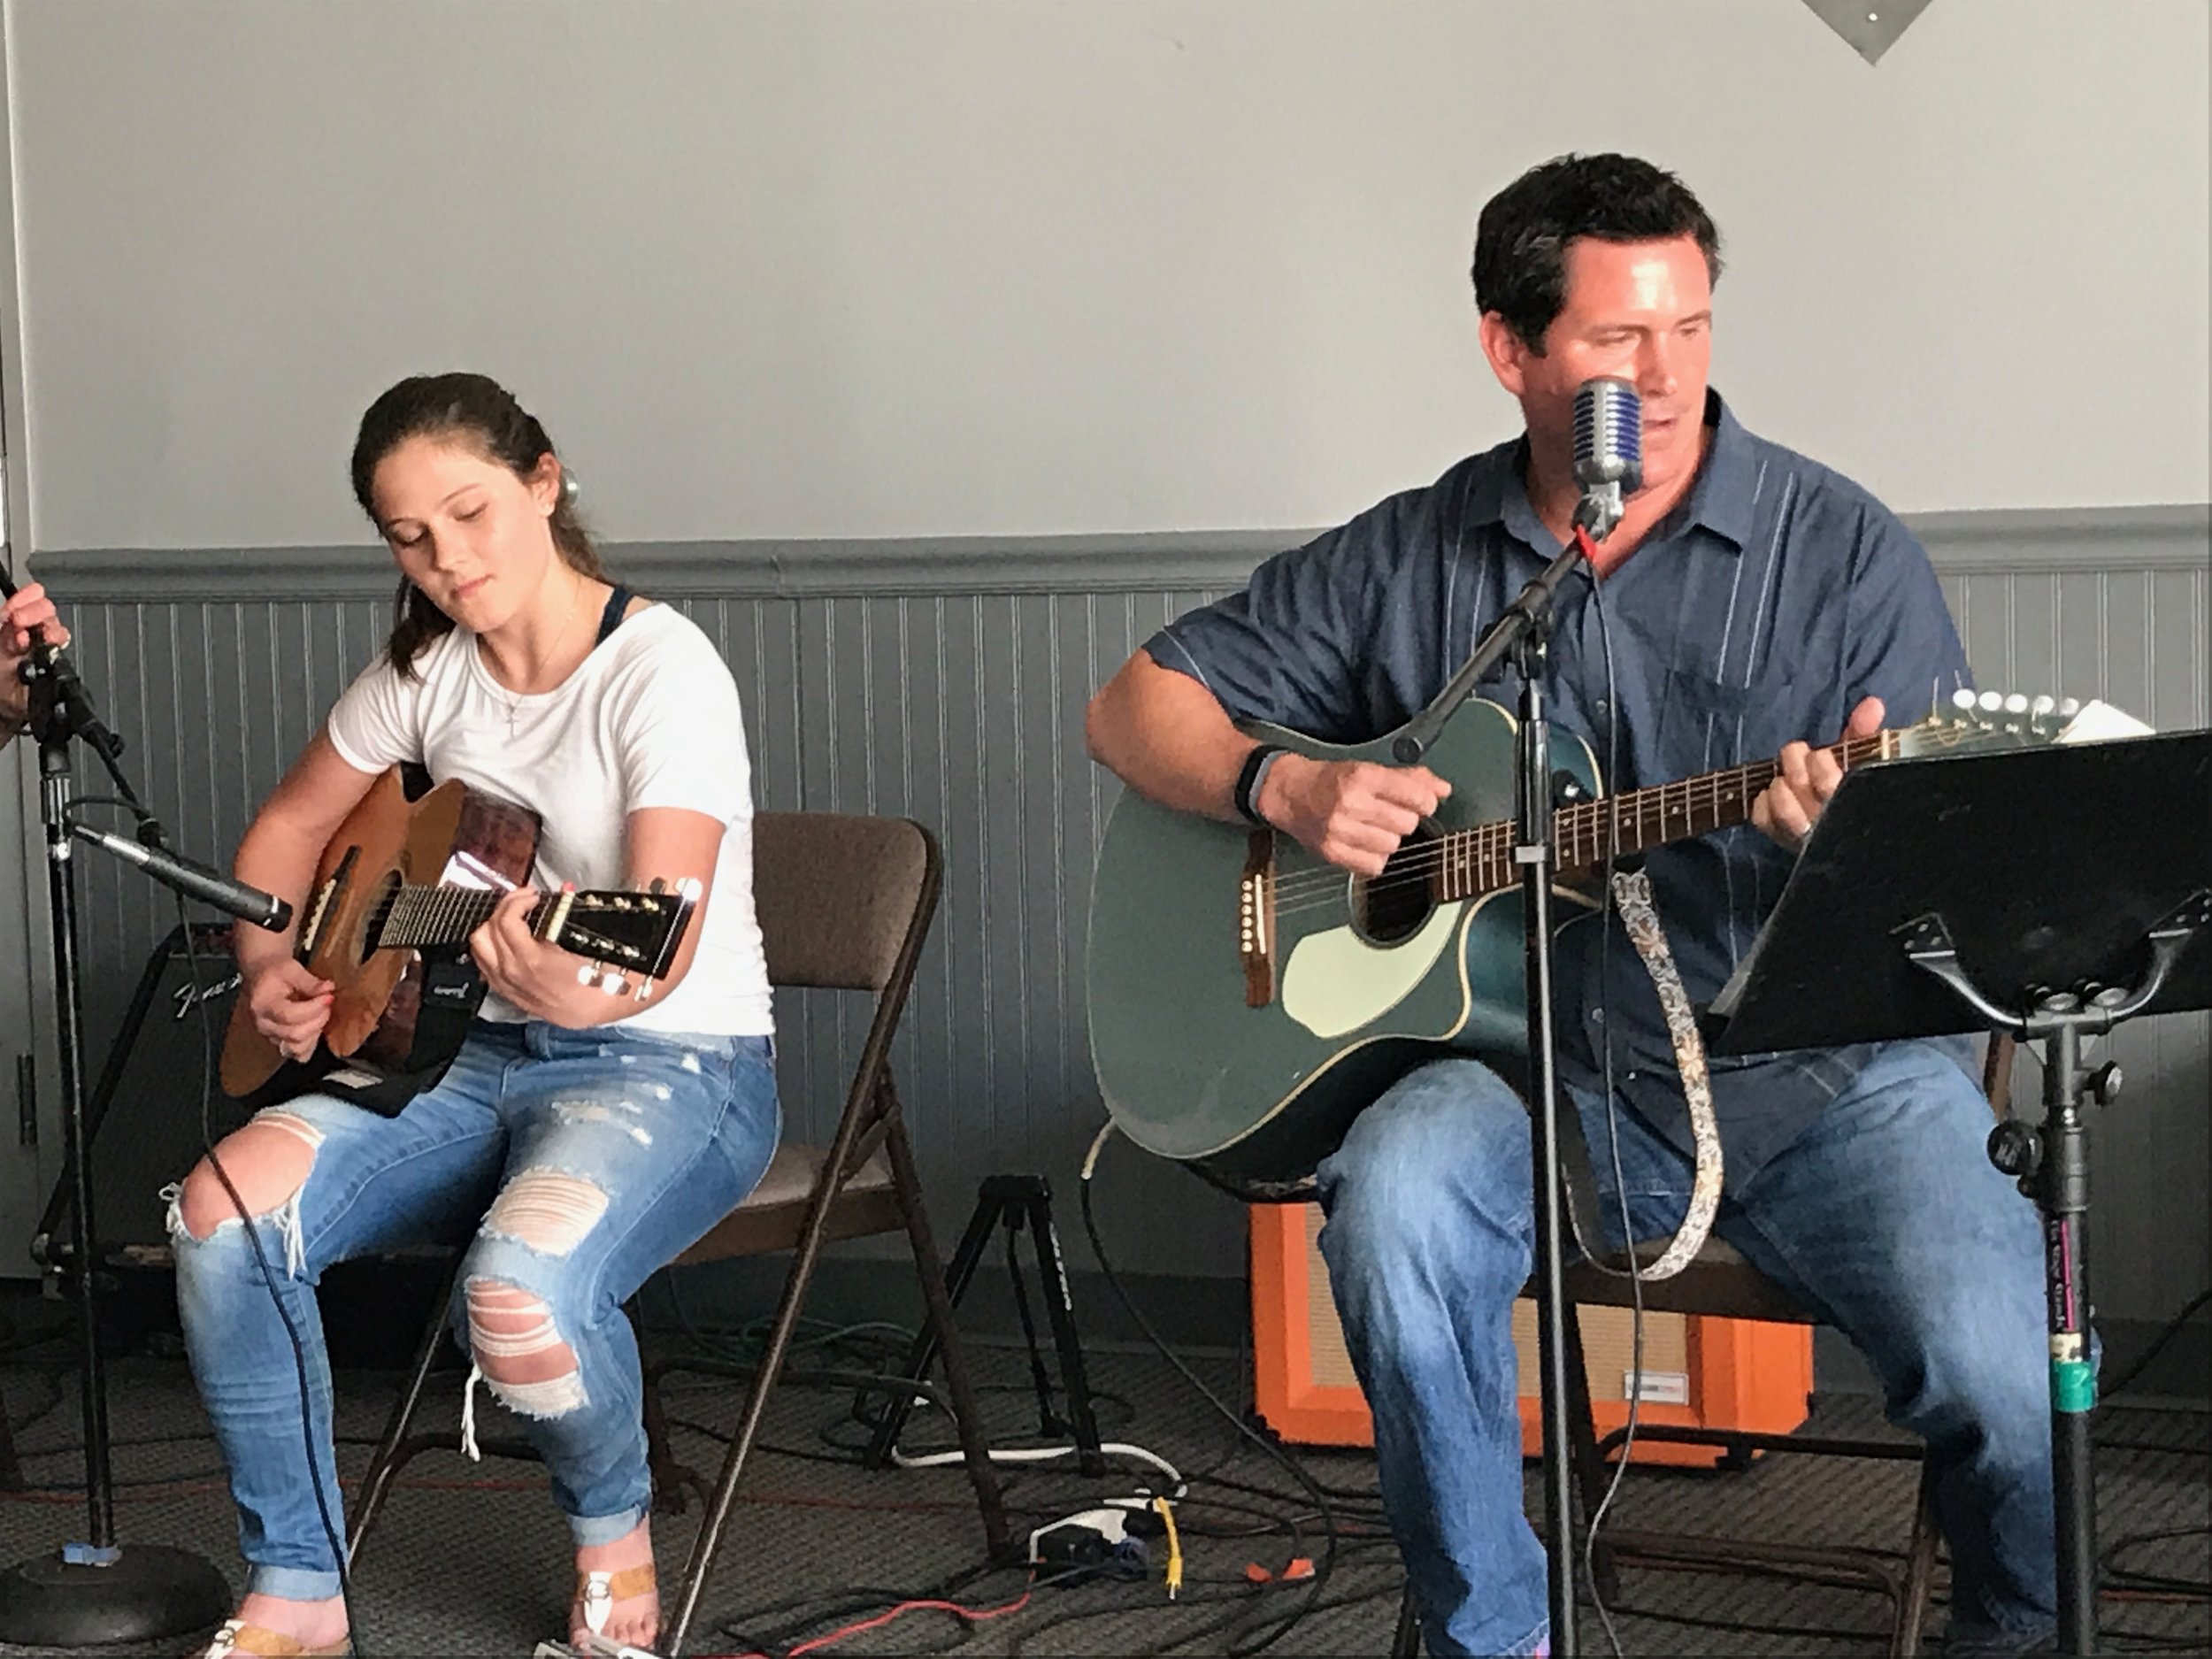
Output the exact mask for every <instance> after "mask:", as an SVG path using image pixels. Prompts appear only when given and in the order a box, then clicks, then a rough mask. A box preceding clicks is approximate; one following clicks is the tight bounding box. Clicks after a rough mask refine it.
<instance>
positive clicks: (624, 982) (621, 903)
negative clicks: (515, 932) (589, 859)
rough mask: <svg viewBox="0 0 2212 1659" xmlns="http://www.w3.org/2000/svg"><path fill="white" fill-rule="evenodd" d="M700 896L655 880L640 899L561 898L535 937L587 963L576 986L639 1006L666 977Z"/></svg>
mask: <svg viewBox="0 0 2212 1659" xmlns="http://www.w3.org/2000/svg"><path fill="white" fill-rule="evenodd" d="M702 891H703V888H702V887H701V886H700V884H699V883H698V882H697V881H696V880H695V879H689V878H687V879H684V880H682V881H680V882H678V883H677V884H676V885H675V886H674V887H669V886H668V884H667V883H665V882H664V881H661V880H659V879H656V880H655V881H654V882H653V885H652V886H651V887H649V888H648V889H647V890H646V891H644V892H642V893H638V892H630V891H623V890H605V891H588V892H583V893H565V894H563V895H560V902H558V903H557V904H556V905H555V906H554V907H553V909H552V910H551V911H550V912H549V915H548V917H547V918H546V922H545V925H544V926H542V927H541V929H540V930H539V936H540V937H541V938H542V939H544V940H546V941H548V942H549V943H551V944H556V945H558V946H559V947H560V948H561V949H563V950H565V951H569V952H571V953H572V954H573V955H575V956H582V957H584V958H586V961H585V964H584V965H583V966H582V967H580V968H579V969H578V970H577V971H576V978H577V980H578V982H579V983H580V984H583V985H596V986H597V987H599V988H600V989H601V990H603V991H604V992H605V993H606V994H607V995H610V996H622V995H628V996H629V997H631V998H632V999H633V1000H634V1001H637V1002H643V1001H645V999H646V998H648V997H649V996H650V995H653V989H654V987H655V986H656V985H657V984H658V983H659V981H660V980H662V979H664V978H666V977H667V974H668V971H669V969H670V967H671V966H672V964H674V962H675V960H676V953H677V951H678V949H680V948H681V946H682V944H683V941H684V933H685V931H686V929H687V928H688V927H689V926H691V916H692V912H693V911H694V910H696V909H697V908H698V904H699V895H700V894H701V892H702Z"/></svg>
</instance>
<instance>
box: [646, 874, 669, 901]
mask: <svg viewBox="0 0 2212 1659" xmlns="http://www.w3.org/2000/svg"><path fill="white" fill-rule="evenodd" d="M645 890H646V891H647V892H648V893H650V894H651V895H653V896H654V897H656V898H658V897H659V896H660V895H662V894H664V893H665V892H667V891H668V881H667V879H666V878H665V877H663V876H655V877H654V878H653V879H651V880H650V881H649V882H647V883H646V884H645Z"/></svg>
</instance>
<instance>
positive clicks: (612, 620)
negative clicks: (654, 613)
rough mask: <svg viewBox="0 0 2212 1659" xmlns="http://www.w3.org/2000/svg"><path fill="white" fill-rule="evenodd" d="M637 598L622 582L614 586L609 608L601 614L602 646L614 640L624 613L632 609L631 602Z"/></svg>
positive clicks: (600, 633)
mask: <svg viewBox="0 0 2212 1659" xmlns="http://www.w3.org/2000/svg"><path fill="white" fill-rule="evenodd" d="M636 597H637V595H635V594H634V593H632V592H631V591H630V590H629V589H628V588H625V587H624V586H623V585H622V584H621V583H620V582H617V583H616V584H615V585H614V591H613V592H612V593H611V594H609V595H607V608H606V609H605V610H604V611H601V612H600V613H599V640H598V642H599V643H600V644H601V645H604V644H605V643H606V642H607V641H608V640H609V639H611V638H612V637H613V634H614V631H615V630H616V629H617V628H618V627H620V626H622V613H623V612H624V611H627V610H628V609H629V608H630V601H631V600H633V599H634V598H636Z"/></svg>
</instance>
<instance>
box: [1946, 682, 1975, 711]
mask: <svg viewBox="0 0 2212 1659" xmlns="http://www.w3.org/2000/svg"><path fill="white" fill-rule="evenodd" d="M1974 702H1975V698H1974V694H1973V693H1972V692H1971V691H1970V690H1969V689H1968V688H1967V687H1964V686H1961V687H1959V688H1958V689H1957V690H1956V691H1955V692H1953V693H1952V694H1951V706H1952V707H1953V708H1955V709H1956V710H1960V711H1961V712H1962V713H1969V712H1971V711H1972V710H1973V707H1974Z"/></svg>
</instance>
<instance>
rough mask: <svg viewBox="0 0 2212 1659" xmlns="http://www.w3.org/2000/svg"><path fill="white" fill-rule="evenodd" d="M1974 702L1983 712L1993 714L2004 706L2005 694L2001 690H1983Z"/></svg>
mask: <svg viewBox="0 0 2212 1659" xmlns="http://www.w3.org/2000/svg"><path fill="white" fill-rule="evenodd" d="M1975 702H1976V703H1977V704H1978V706H1979V707H1980V709H1981V711H1982V712H1983V713H1984V714H1995V713H1997V712H1999V711H2000V710H2002V709H2003V708H2004V706H2005V694H2004V693H2003V692H2001V691H1985V692H1984V693H1982V695H1980V696H1978V697H1977V698H1976V699H1975Z"/></svg>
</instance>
